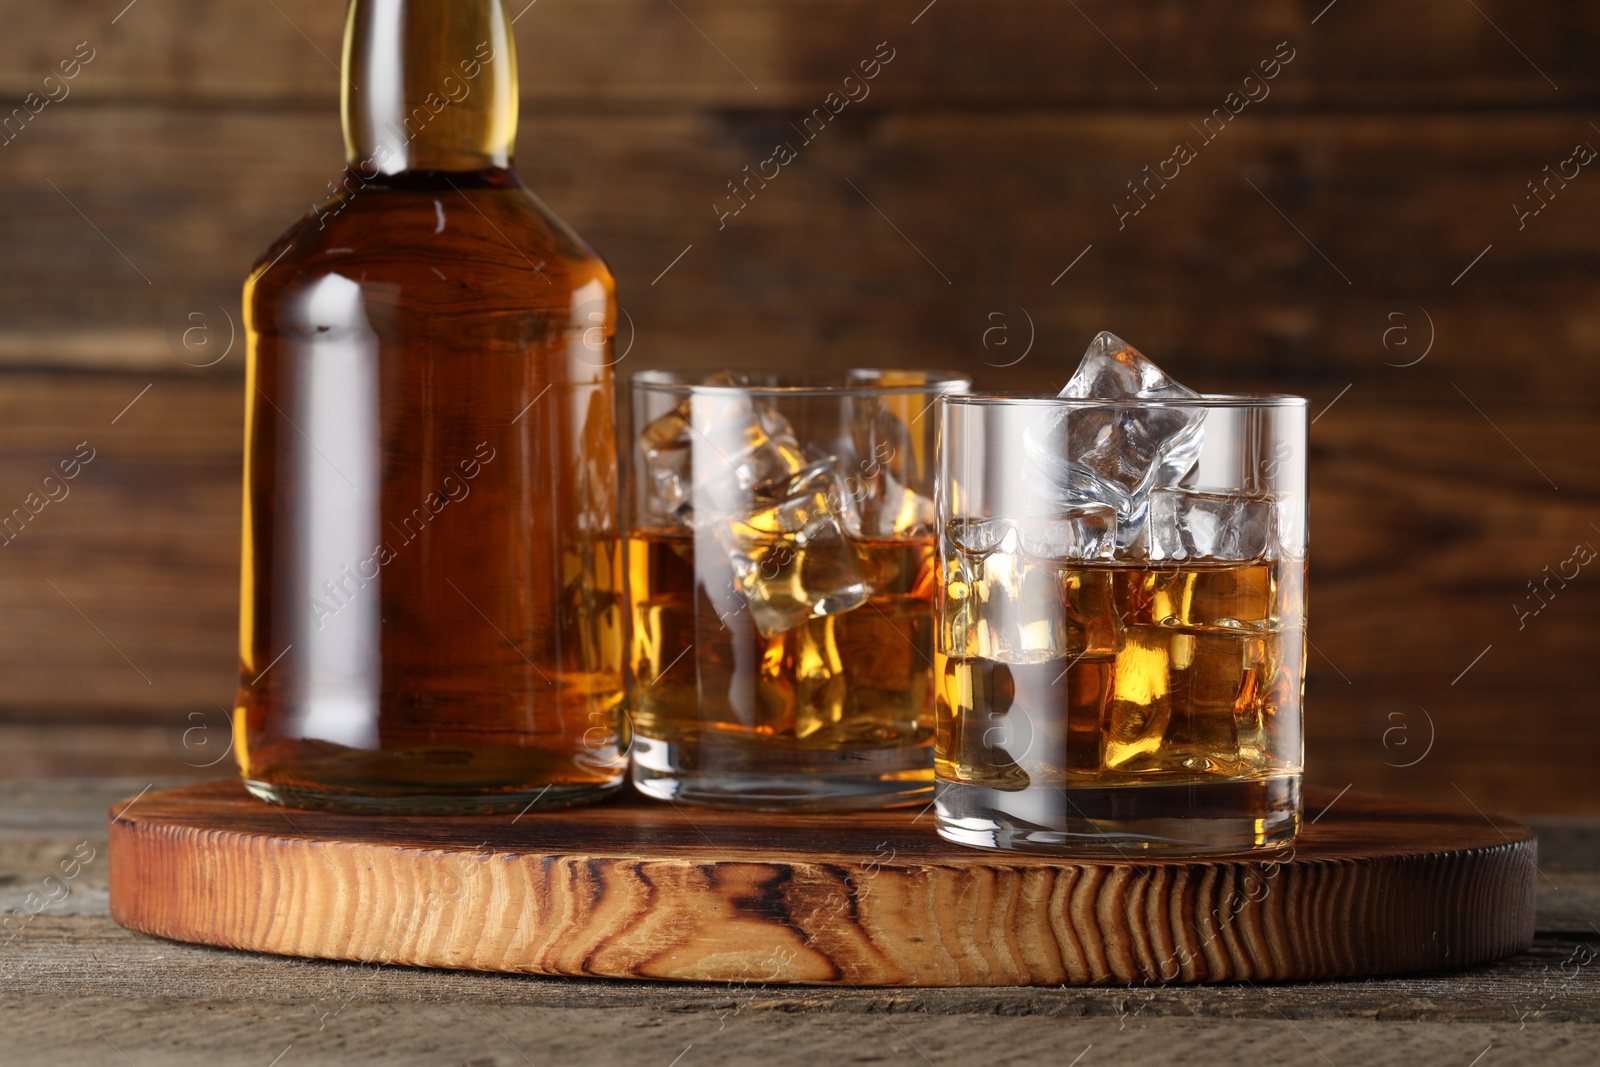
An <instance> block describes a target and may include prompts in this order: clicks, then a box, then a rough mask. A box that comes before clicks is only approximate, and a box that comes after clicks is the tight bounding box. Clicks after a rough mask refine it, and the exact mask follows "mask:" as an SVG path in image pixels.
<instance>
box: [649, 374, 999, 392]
mask: <svg viewBox="0 0 1600 1067" xmlns="http://www.w3.org/2000/svg"><path fill="white" fill-rule="evenodd" d="M724 369H729V370H731V369H732V368H724ZM720 373H722V370H643V371H639V372H638V373H636V374H635V375H633V377H632V378H630V379H629V380H628V387H629V389H630V390H631V391H633V392H634V393H645V392H649V393H665V394H669V395H673V396H693V395H695V394H702V395H707V396H762V397H807V396H840V397H844V396H895V395H910V394H916V393H938V394H940V395H943V396H949V395H952V394H956V393H957V392H958V391H961V390H965V389H968V388H970V387H971V385H972V376H971V375H970V374H963V373H962V372H960V371H947V370H920V369H914V370H905V369H900V368H896V367H850V368H846V369H845V370H839V371H820V372H817V373H815V374H807V373H798V374H797V373H792V372H788V371H779V372H769V371H759V370H754V369H749V370H734V371H733V373H736V374H750V375H754V376H757V377H760V378H762V379H764V380H763V381H760V382H754V383H751V384H748V385H709V384H707V383H706V382H705V379H706V378H709V377H711V376H712V375H714V374H720ZM902 375H903V376H905V377H907V378H912V377H915V378H916V379H917V380H915V381H896V382H891V383H882V382H879V381H878V379H880V378H883V377H890V376H902Z"/></svg>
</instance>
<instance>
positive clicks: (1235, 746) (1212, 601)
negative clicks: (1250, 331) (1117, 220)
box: [935, 395, 1306, 856]
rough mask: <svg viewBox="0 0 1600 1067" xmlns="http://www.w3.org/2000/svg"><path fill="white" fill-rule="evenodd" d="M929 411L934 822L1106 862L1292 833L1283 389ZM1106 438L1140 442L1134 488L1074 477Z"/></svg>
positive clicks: (1292, 702) (1288, 479) (1297, 742)
mask: <svg viewBox="0 0 1600 1067" xmlns="http://www.w3.org/2000/svg"><path fill="white" fill-rule="evenodd" d="M940 417H941V439H940V445H939V448H940V476H939V490H938V509H937V510H938V516H937V518H938V524H939V531H940V533H939V556H940V572H939V575H940V576H939V582H938V610H939V628H938V637H937V644H938V649H937V655H936V659H935V662H936V666H935V672H936V676H937V681H936V686H935V694H936V704H937V722H938V730H937V741H936V749H937V756H936V768H937V770H936V776H937V789H936V809H937V826H938V828H939V832H940V834H942V835H943V836H944V837H945V838H947V839H949V840H951V841H957V842H961V843H963V844H968V845H976V846H980V847H987V848H1001V849H1014V850H1019V851H1031V852H1046V853H1085V854H1102V855H1111V856H1117V855H1124V856H1126V855H1133V854H1136V853H1140V852H1145V851H1166V852H1169V853H1171V854H1183V853H1202V852H1218V851H1233V850H1246V849H1256V848H1267V847H1272V846H1276V845H1280V844H1282V843H1284V842H1286V841H1288V840H1290V839H1292V838H1293V837H1294V835H1295V833H1296V832H1297V830H1298V828H1299V821H1300V809H1301V801H1300V775H1301V761H1302V757H1301V736H1300V727H1301V695H1302V676H1303V661H1304V656H1305V642H1306V630H1305V625H1306V622H1305V620H1306V615H1305V580H1306V468H1305V455H1306V450H1305V442H1306V407H1305V401H1304V400H1303V399H1301V398H1299V397H1285V396H1263V397H1240V396H1207V397H1204V398H1201V399H1190V400H1182V401H1175V400H1174V401H1158V400H1131V401H1102V400H1074V399H1063V398H1059V397H1049V398H1043V397H1016V396H978V395H968V396H952V397H948V398H945V399H944V400H942V401H941V402H940ZM1118 443H1120V444H1121V445H1127V446H1130V447H1132V448H1143V449H1145V450H1146V454H1147V455H1150V456H1156V457H1157V459H1156V460H1155V461H1153V462H1151V463H1150V464H1149V469H1150V477H1149V479H1148V481H1147V482H1145V483H1143V484H1135V485H1134V488H1133V489H1132V491H1127V490H1126V489H1125V488H1123V486H1125V485H1126V484H1133V483H1129V482H1127V480H1126V479H1124V480H1123V481H1121V482H1119V481H1117V480H1116V479H1102V478H1097V477H1096V476H1095V474H1094V472H1095V471H1096V470H1097V469H1099V470H1105V469H1106V468H1105V466H1104V464H1105V463H1106V462H1107V459H1108V454H1107V452H1106V451H1105V450H1106V449H1107V448H1108V447H1111V446H1115V445H1118ZM1161 450H1166V451H1161ZM1090 451H1095V453H1096V454H1095V455H1094V456H1093V457H1089V456H1087V453H1088V452H1090ZM1113 458H1114V457H1113ZM1114 473H1115V472H1114Z"/></svg>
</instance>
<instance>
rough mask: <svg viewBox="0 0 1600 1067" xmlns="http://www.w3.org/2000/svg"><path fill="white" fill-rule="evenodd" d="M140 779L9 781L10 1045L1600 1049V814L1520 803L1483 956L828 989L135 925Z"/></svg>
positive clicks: (1290, 1060)
mask: <svg viewBox="0 0 1600 1067" xmlns="http://www.w3.org/2000/svg"><path fill="white" fill-rule="evenodd" d="M148 784H150V783H149V782H148V781H147V780H128V779H124V780H115V781H113V780H104V779H95V780H77V781H73V780H56V781H39V782H18V783H7V784H4V785H0V912H3V915H0V923H3V924H4V926H3V927H0V929H4V931H5V932H4V933H0V1020H3V1023H4V1026H3V1029H0V1063H4V1064H7V1065H8V1067H9V1065H12V1064H16V1065H19V1067H23V1065H32V1064H51V1065H59V1064H77V1063H83V1064H121V1063H127V1064H131V1065H136V1067H145V1065H155V1064H197V1065H198V1064H205V1065H211V1064H235V1063H237V1064H253V1065H260V1067H296V1065H299V1064H310V1063H329V1064H334V1063H337V1064H368V1063H372V1064H378V1063H382V1064H387V1065H411V1064H419V1065H420V1064H448V1065H468V1067H488V1065H500V1064H524V1063H528V1064H540V1065H543V1064H547V1063H550V1064H556V1063H559V1064H563V1065H567V1064H591V1063H593V1064H602V1063H625V1064H629V1065H637V1067H673V1065H677V1067H696V1065H700V1064H711V1063H718V1064H720V1063H762V1064H765V1065H769V1067H782V1065H785V1064H789V1063H795V1064H800V1063H804V1064H834V1063H887V1064H892V1063H907V1064H938V1065H943V1064H956V1063H984V1064H996V1065H998V1064H1012V1063H1018V1064H1020V1063H1044V1062H1048V1063H1051V1064H1056V1065H1058V1067H1066V1065H1069V1064H1071V1065H1075V1067H1095V1065H1098V1064H1111V1063H1117V1064H1120V1065H1127V1064H1165V1063H1175V1062H1180V1061H1181V1062H1182V1063H1184V1064H1186V1065H1198V1064H1211V1063H1216V1064H1232V1063H1237V1062H1240V1061H1241V1060H1242V1059H1243V1058H1244V1057H1245V1056H1247V1055H1248V1056H1251V1057H1254V1058H1257V1059H1264V1058H1270V1060H1271V1061H1272V1062H1274V1063H1278V1064H1306V1065H1318V1064H1320V1065H1335V1067H1345V1065H1347V1064H1349V1065H1357V1064H1370V1063H1388V1062H1396V1063H1407V1064H1415V1065H1422V1064H1454V1065H1460V1067H1469V1065H1471V1067H1499V1065H1501V1064H1509V1063H1538V1064H1594V1063H1597V1062H1600V820H1593V819H1571V818H1564V819H1538V818H1527V817H1524V821H1526V822H1528V823H1529V824H1530V825H1533V826H1534V827H1535V829H1537V830H1538V831H1539V834H1540V861H1541V868H1542V873H1541V877H1540V885H1539V922H1538V931H1539V932H1538V936H1537V938H1536V940H1535V943H1534V946H1533V949H1532V950H1531V951H1530V952H1528V953H1527V954H1525V955H1523V956H1519V957H1516V958H1514V959H1510V960H1506V961H1503V962H1501V963H1498V964H1494V965H1490V966H1482V967H1474V968H1470V969H1467V970H1462V971H1456V972H1450V973H1436V974H1426V975H1418V976H1414V977H1408V978H1402V979H1386V980H1370V981H1347V982H1329V983H1320V984H1303V985H1302V984H1292V985H1291V984H1284V985H1256V986H1251V985H1241V986H1213V987H1201V988H1186V989H1143V988H1133V989H971V990H963V989H945V990H934V989H911V990H837V989H813V988H762V987H761V986H759V985H758V984H755V983H754V982H752V983H750V984H733V985H728V984H716V985H689V984H658V983H645V982H624V981H595V980H577V979H547V978H528V977H518V976H506V975H478V974H467V973H456V972H446V971H427V970H413V969H404V968H392V967H373V966H362V965H355V964H340V963H329V962H320V961H304V960H294V959H282V958H277V957H271V956H262V955H255V954H250V953H241V952H229V951H224V950H219V949H209V948H202V947H197V946H193V945H186V944H179V943H175V942H169V941H162V940H158V939H155V938H151V937H146V936H143V935H140V934H135V933H131V932H129V931H127V930H123V929H121V928H120V927H118V926H116V925H115V924H114V923H112V922H111V920H110V918H109V917H108V916H107V910H106V900H107V897H106V885H107V881H106V876H107V871H106V862H105V834H106V809H107V807H108V806H109V805H110V803H111V802H112V801H113V800H115V799H118V798H119V797H124V796H128V795H131V794H134V793H137V792H138V791H139V790H140V789H143V788H144V787H145V786H146V785H148ZM158 784H160V783H158ZM63 874H70V875H71V876H70V877H68V878H63ZM47 898H54V899H53V900H52V899H47ZM41 905H42V907H41ZM33 912H37V914H32V913H33ZM1074 1057H1077V1058H1076V1059H1074Z"/></svg>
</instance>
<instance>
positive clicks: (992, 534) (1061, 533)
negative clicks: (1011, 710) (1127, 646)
mask: <svg viewBox="0 0 1600 1067" xmlns="http://www.w3.org/2000/svg"><path fill="white" fill-rule="evenodd" d="M1028 522H1029V525H1019V524H1018V523H1017V522H1013V521H1012V520H1010V519H1003V518H1001V519H956V520H953V521H952V522H951V523H950V524H949V526H948V527H947V531H946V538H947V544H946V556H945V561H946V567H947V580H946V583H945V596H944V616H943V619H942V625H943V627H944V645H943V647H944V648H945V649H947V650H948V651H949V654H950V655H953V656H972V657H982V658H985V659H993V660H998V661H1000V662H1002V663H1011V664H1024V665H1026V664H1038V663H1047V662H1050V661H1054V660H1063V661H1064V660H1066V659H1069V658H1071V657H1073V656H1081V655H1085V654H1087V653H1090V652H1110V651H1114V650H1115V649H1116V640H1117V622H1116V617H1115V613H1114V598H1113V595H1112V588H1111V580H1112V573H1111V571H1110V569H1109V568H1103V567H1094V566H1085V565H1084V564H1085V563H1088V562H1090V561H1092V560H1094V559H1099V558H1103V557H1104V556H1105V555H1106V554H1107V553H1108V552H1109V548H1110V545H1111V543H1112V541H1111V539H1112V537H1113V534H1114V531H1115V529H1116V524H1115V519H1114V516H1112V514H1111V512H1110V509H1109V508H1107V507H1105V506H1104V505H1089V506H1086V507H1082V508H1076V509H1066V510H1063V511H1061V512H1059V513H1057V514H1056V515H1054V516H1051V517H1048V518H1047V519H1042V520H1035V519H1032V518H1030V519H1029V520H1028ZM1025 531H1026V532H1025Z"/></svg>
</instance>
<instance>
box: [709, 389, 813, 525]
mask: <svg viewBox="0 0 1600 1067" xmlns="http://www.w3.org/2000/svg"><path fill="white" fill-rule="evenodd" d="M706 384H707V385H713V386H727V387H730V388H729V390H728V391H727V392H720V391H715V390H712V391H705V392H700V393H696V394H695V396H694V398H693V407H692V410H691V412H690V422H691V430H690V432H691V433H694V434H697V435H699V436H700V438H701V441H700V442H698V445H697V447H696V448H695V470H694V472H693V477H694V484H695V487H696V490H697V493H696V495H697V497H699V498H701V499H697V501H696V504H697V505H698V506H700V507H701V508H702V509H704V508H705V505H706V504H708V503H709V505H710V508H711V509H712V510H714V511H715V512H717V513H719V514H721V513H725V512H732V511H737V510H739V509H741V508H743V507H744V506H745V505H746V503H747V501H749V500H750V499H752V498H754V499H757V500H762V499H775V498H776V497H777V496H778V495H781V493H782V492H783V491H784V488H785V487H786V486H787V485H788V483H789V481H790V479H791V478H792V477H793V476H794V475H796V474H798V473H800V471H801V470H802V469H804V467H805V466H806V458H805V456H804V454H803V453H802V452H801V450H800V444H799V442H798V441H797V440H796V439H795V435H794V430H793V428H792V427H791V426H790V425H789V420H788V419H786V418H784V417H783V415H782V413H780V412H779V411H778V410H777V409H776V408H774V407H772V405H770V404H766V403H763V402H761V401H759V400H757V399H756V398H755V397H753V396H751V395H750V394H749V393H747V392H742V391H739V390H738V389H737V388H736V387H738V386H740V385H742V384H744V383H743V382H742V381H740V380H739V379H738V378H737V377H735V376H734V375H732V374H728V373H727V372H723V373H722V374H718V375H714V376H713V377H711V378H709V379H707V381H706Z"/></svg>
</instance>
